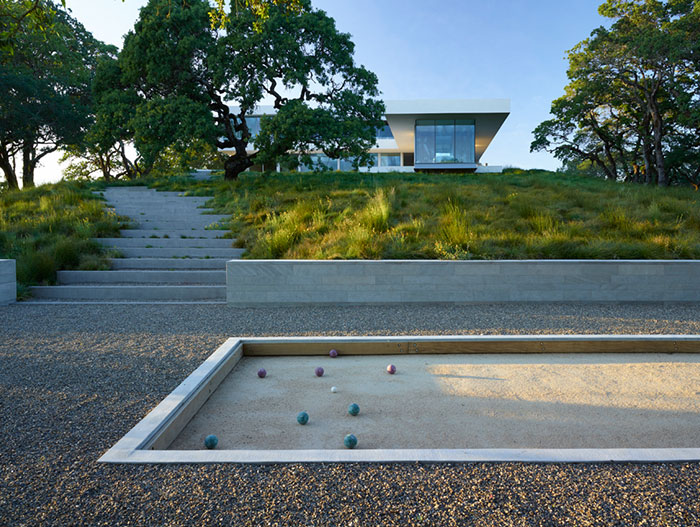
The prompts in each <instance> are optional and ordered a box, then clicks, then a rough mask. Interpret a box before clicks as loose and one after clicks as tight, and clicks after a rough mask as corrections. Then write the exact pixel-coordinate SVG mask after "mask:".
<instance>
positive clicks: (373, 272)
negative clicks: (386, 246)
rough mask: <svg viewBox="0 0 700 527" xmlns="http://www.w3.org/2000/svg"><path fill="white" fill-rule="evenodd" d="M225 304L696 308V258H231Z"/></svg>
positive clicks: (699, 283)
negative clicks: (582, 304)
mask: <svg viewBox="0 0 700 527" xmlns="http://www.w3.org/2000/svg"><path fill="white" fill-rule="evenodd" d="M226 283H227V300H228V303H229V304H231V305H237V306H258V305H260V306H262V305H269V304H392V303H396V304H405V303H429V302H449V303H462V302H657V301H669V302H700V260H677V261H668V260H495V261H438V260H382V261H376V260H332V261H326V260H232V261H229V262H228V263H227V266H226Z"/></svg>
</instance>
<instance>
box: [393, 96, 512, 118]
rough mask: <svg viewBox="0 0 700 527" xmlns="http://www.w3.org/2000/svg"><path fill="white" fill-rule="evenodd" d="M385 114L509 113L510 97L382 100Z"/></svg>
mask: <svg viewBox="0 0 700 527" xmlns="http://www.w3.org/2000/svg"><path fill="white" fill-rule="evenodd" d="M384 104H385V105H386V115H396V114H406V115H418V114H449V113H454V114H460V113H505V114H509V113H510V99H418V100H398V101H396V100H395V101H384Z"/></svg>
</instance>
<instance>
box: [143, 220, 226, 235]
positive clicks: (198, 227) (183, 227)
mask: <svg viewBox="0 0 700 527" xmlns="http://www.w3.org/2000/svg"><path fill="white" fill-rule="evenodd" d="M132 225H133V228H135V229H144V230H151V229H155V230H160V231H165V230H175V231H187V230H189V231H203V230H207V231H210V230H211V231H214V232H218V233H219V234H223V233H225V232H226V228H224V227H222V226H221V225H219V224H217V223H211V224H210V223H204V224H192V223H191V222H187V221H134V222H133V223H132Z"/></svg>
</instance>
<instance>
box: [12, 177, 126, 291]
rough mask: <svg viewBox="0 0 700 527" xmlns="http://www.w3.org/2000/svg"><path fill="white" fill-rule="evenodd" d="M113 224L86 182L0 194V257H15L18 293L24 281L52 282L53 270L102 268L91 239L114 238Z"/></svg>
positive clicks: (97, 248)
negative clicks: (83, 183)
mask: <svg viewBox="0 0 700 527" xmlns="http://www.w3.org/2000/svg"><path fill="white" fill-rule="evenodd" d="M119 227H120V221H119V219H118V218H117V217H116V216H115V215H114V213H110V212H107V211H106V210H105V208H104V206H103V202H102V201H100V199H99V198H98V197H97V196H95V195H93V194H92V192H91V191H90V188H89V187H88V186H86V185H81V184H77V183H58V184H55V185H42V186H40V187H37V188H34V189H27V190H22V191H5V192H2V193H0V258H10V259H14V260H16V261H17V281H18V285H19V294H20V296H24V295H25V294H26V293H27V287H28V286H29V285H33V284H52V283H55V280H56V271H58V270H59V269H101V268H105V269H106V268H107V267H108V262H107V259H106V257H105V255H103V252H102V249H101V248H100V246H99V244H97V243H96V242H94V241H93V240H92V238H95V237H106V236H114V235H116V234H117V233H118V231H119Z"/></svg>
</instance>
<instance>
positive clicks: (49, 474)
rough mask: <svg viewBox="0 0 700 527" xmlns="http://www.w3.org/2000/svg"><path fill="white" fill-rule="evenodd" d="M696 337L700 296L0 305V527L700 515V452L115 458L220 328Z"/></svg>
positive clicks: (671, 519) (641, 521) (687, 518)
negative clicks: (242, 460)
mask: <svg viewBox="0 0 700 527" xmlns="http://www.w3.org/2000/svg"><path fill="white" fill-rule="evenodd" d="M441 333H444V334H514V333H557V334H565V333H608V334H613V333H650V334H664V333H666V334H669V333H685V334H699V333H700V305H697V304H695V305H668V304H667V305H664V304H644V305H636V304H635V305H633V304H625V305H609V304H600V305H568V304H549V305H524V304H513V305H472V306H422V307H408V306H380V307H342V308H341V307H339V308H332V307H323V308H299V307H295V308H278V309H233V308H229V307H226V306H221V305H209V306H207V305H160V306H153V305H150V306H149V305H74V306H70V305H40V304H31V303H25V304H16V305H13V306H7V307H0V427H1V428H0V429H1V433H0V525H3V526H4V525H8V526H9V525H12V526H15V525H159V526H161V525H251V526H257V525H349V526H355V525H357V526H372V525H397V526H398V525H401V526H403V525H697V524H700V487H699V485H698V481H700V464H696V463H692V464H654V465H638V464H637V465H635V464H614V465H613V464H610V465H607V464H605V465H523V464H471V465H470V464H464V465H454V464H430V465H421V464H406V465H277V466H276V465H267V466H237V465H207V466H111V465H100V464H97V463H96V460H97V458H98V457H99V456H100V455H101V454H103V453H104V452H105V451H106V450H107V449H108V448H109V447H110V446H112V445H113V444H114V443H115V442H116V441H117V440H118V439H119V438H120V437H121V436H122V435H123V434H124V433H125V432H126V431H128V430H129V429H130V428H131V427H132V426H133V425H134V424H135V423H136V422H138V420H140V419H141V418H142V417H143V416H144V415H145V414H146V413H147V412H148V411H149V410H150V409H151V408H152V407H153V406H154V405H155V404H156V403H157V402H159V401H160V400H161V399H162V398H163V397H164V396H165V395H167V394H168V393H169V392H170V391H171V390H172V389H173V388H174V387H175V386H176V385H177V384H179V383H180V382H181V381H182V379H184V378H185V377H186V376H187V375H188V374H189V373H190V372H191V371H192V370H193V369H194V368H195V367H196V366H197V365H199V364H200V363H201V362H202V361H203V360H204V358H205V357H206V356H208V355H209V354H210V353H211V352H212V351H213V350H214V349H215V348H216V347H218V346H219V345H220V344H221V343H222V342H223V341H224V340H225V339H226V338H228V337H230V336H270V335H312V334H313V335H350V334H352V335H359V334H363V335H371V334H441Z"/></svg>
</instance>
